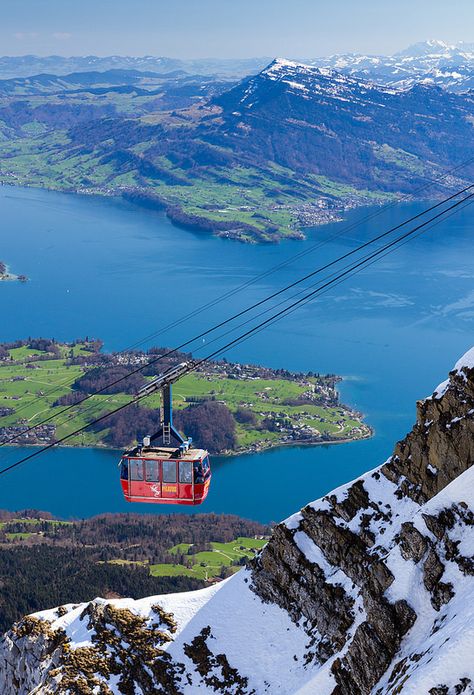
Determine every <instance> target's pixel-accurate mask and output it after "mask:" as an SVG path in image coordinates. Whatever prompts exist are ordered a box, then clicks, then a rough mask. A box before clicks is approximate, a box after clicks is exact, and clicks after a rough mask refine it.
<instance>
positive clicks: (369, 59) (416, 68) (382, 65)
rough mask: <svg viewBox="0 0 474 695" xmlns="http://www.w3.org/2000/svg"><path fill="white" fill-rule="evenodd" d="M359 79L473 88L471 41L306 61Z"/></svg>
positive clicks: (422, 44) (402, 85) (396, 84)
mask: <svg viewBox="0 0 474 695" xmlns="http://www.w3.org/2000/svg"><path fill="white" fill-rule="evenodd" d="M308 62H309V63H310V64H311V65H315V66H318V67H327V68H333V69H336V70H339V71H340V72H343V73H344V74H347V75H352V76H354V77H358V78H360V79H366V80H372V81H374V82H377V83H379V84H386V85H390V86H393V87H399V88H406V87H410V86H412V85H413V84H416V83H419V82H421V83H424V84H431V85H437V86H439V87H443V88H445V89H448V90H450V91H455V92H462V91H467V90H469V89H472V88H474V44H469V43H464V42H461V43H457V44H455V45H449V44H447V43H444V42H443V41H436V40H431V41H424V42H420V43H416V44H414V45H413V46H410V47H409V48H406V49H405V50H403V51H400V52H398V53H395V54H394V55H392V56H383V55H375V56H372V55H362V54H354V53H349V54H339V55H333V56H329V57H326V58H317V59H314V60H309V61H308Z"/></svg>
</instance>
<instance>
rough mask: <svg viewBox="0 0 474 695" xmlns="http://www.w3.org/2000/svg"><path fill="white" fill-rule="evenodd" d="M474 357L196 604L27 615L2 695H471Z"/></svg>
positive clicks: (164, 600) (1, 663)
mask: <svg viewBox="0 0 474 695" xmlns="http://www.w3.org/2000/svg"><path fill="white" fill-rule="evenodd" d="M473 461H474V349H473V350H471V351H470V352H468V353H467V354H466V355H465V356H464V357H463V358H462V359H461V360H460V361H459V362H458V363H457V364H456V365H455V368H454V370H453V371H452V372H451V373H450V375H449V379H448V380H447V381H446V382H444V383H443V384H441V385H440V386H439V387H438V388H437V389H436V390H435V392H434V393H433V395H432V396H431V397H429V398H427V399H425V400H423V401H420V402H419V403H418V408H417V421H416V424H415V426H414V427H413V430H412V431H411V432H410V433H409V434H408V436H407V437H406V438H405V439H404V440H403V441H401V442H399V443H398V444H397V446H396V448H395V451H394V454H393V456H391V457H390V459H389V460H388V461H386V462H385V463H384V464H383V465H382V466H380V467H379V468H376V469H374V470H373V471H371V472H369V473H367V474H366V475H364V476H362V477H361V478H359V479H358V480H356V481H354V482H352V483H349V484H348V485H345V486H342V487H341V488H338V489H337V490H335V491H333V492H332V493H330V494H329V495H327V496H326V497H324V498H323V499H321V500H318V501H316V502H314V503H312V504H309V505H308V506H307V507H305V508H304V509H302V510H301V511H300V512H298V513H297V514H295V515H294V516H292V517H290V518H289V519H287V520H286V521H285V522H283V523H282V524H280V525H278V526H277V527H276V528H275V530H274V533H273V536H272V538H271V540H270V541H269V543H268V544H267V546H266V547H265V548H264V550H263V551H262V552H261V553H260V555H259V556H258V557H257V558H256V559H255V560H254V561H253V562H252V564H251V566H249V567H247V568H246V569H244V570H242V571H241V572H239V573H238V574H237V575H235V576H234V577H232V578H231V579H230V580H227V581H226V582H223V583H222V584H220V585H218V586H216V587H212V588H210V589H205V590H202V591H198V592H193V593H188V594H175V595H170V596H161V597H153V598H150V599H142V600H139V601H133V600H111V601H105V600H102V599H96V600H95V601H92V602H91V603H89V604H81V605H68V606H61V607H60V608H58V609H54V610H50V611H45V612H43V613H38V614H36V615H33V616H29V617H27V618H25V619H24V620H22V621H20V622H19V623H18V624H16V625H15V626H14V627H13V628H12V629H11V630H10V631H9V632H8V633H7V634H6V635H5V636H4V638H3V640H2V643H1V645H0V692H2V693H5V695H14V694H15V695H26V693H56V692H60V693H81V694H84V695H85V694H87V693H100V694H101V695H105V694H107V695H109V694H110V693H124V694H127V695H129V694H130V695H131V694H132V693H143V694H144V695H147V694H148V693H166V694H168V695H173V694H174V693H176V694H177V693H183V694H188V695H191V694H194V693H200V692H202V693H206V692H207V693H215V692H217V693H225V694H226V695H230V694H234V695H250V694H254V695H259V694H260V693H271V694H272V695H273V694H275V693H280V694H287V695H290V694H296V693H298V694H299V695H303V694H305V693H308V694H309V693H317V695H326V694H327V695H329V694H332V695H357V694H359V693H360V694H366V693H367V694H368V693H372V694H373V695H389V694H390V695H395V694H399V693H403V694H407V693H409V694H411V693H413V694H416V695H422V694H424V693H426V694H429V695H458V694H459V693H473V692H474V658H473V655H474V601H473V599H474V558H473V555H474V467H471V464H472V463H473Z"/></svg>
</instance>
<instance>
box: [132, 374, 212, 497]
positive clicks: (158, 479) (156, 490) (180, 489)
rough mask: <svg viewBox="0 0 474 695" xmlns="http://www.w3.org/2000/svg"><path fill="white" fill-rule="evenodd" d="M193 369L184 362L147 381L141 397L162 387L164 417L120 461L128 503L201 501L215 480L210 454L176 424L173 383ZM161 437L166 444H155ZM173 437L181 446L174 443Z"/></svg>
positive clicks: (139, 395)
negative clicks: (174, 418)
mask: <svg viewBox="0 0 474 695" xmlns="http://www.w3.org/2000/svg"><path fill="white" fill-rule="evenodd" d="M188 371H189V363H188V362H181V364H178V365H177V366H176V367H172V368H171V369H169V370H168V371H167V372H165V374H162V375H161V376H158V377H156V379H153V381H151V382H150V383H148V384H146V385H145V386H144V387H143V388H142V389H141V390H140V391H139V392H138V397H143V396H147V395H149V394H150V393H153V392H155V391H158V390H160V391H161V394H162V409H161V413H162V418H161V426H160V429H159V430H158V431H157V432H155V434H153V435H151V436H147V437H144V438H143V443H142V444H139V445H138V446H136V447H135V448H134V449H130V450H129V451H126V452H124V454H123V455H122V459H121V462H120V482H121V484H122V490H123V494H124V496H125V499H126V500H127V502H145V503H152V504H191V505H196V504H201V503H202V502H204V500H205V499H206V497H207V493H208V491H209V485H210V482H211V468H210V464H209V455H208V453H207V451H205V450H204V449H194V448H192V442H191V439H187V440H184V439H183V437H182V436H181V435H180V434H179V432H178V431H177V430H176V429H175V428H174V427H173V413H172V397H171V385H172V384H173V382H175V381H177V380H178V379H179V378H180V376H182V375H183V374H184V373H186V372H188ZM159 439H161V441H162V442H163V445H162V446H158V445H157V446H154V442H156V441H157V440H159ZM172 440H174V441H175V442H176V443H177V446H172Z"/></svg>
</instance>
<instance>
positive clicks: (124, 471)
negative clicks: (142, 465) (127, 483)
mask: <svg viewBox="0 0 474 695" xmlns="http://www.w3.org/2000/svg"><path fill="white" fill-rule="evenodd" d="M120 477H121V478H122V480H128V459H122V465H121V466H120Z"/></svg>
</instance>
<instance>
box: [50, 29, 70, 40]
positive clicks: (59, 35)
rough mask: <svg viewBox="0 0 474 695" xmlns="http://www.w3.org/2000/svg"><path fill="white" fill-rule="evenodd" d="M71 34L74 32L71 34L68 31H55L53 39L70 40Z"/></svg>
mask: <svg viewBox="0 0 474 695" xmlns="http://www.w3.org/2000/svg"><path fill="white" fill-rule="evenodd" d="M71 36H72V34H70V33H69V32H68V31H55V32H54V34H53V39H56V40H57V41H68V39H70V38H71Z"/></svg>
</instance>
